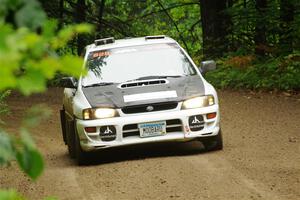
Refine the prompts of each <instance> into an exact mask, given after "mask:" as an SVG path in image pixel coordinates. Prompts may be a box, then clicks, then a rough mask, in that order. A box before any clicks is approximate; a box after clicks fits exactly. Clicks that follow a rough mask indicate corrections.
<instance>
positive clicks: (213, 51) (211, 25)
mask: <svg viewBox="0 0 300 200" xmlns="http://www.w3.org/2000/svg"><path fill="white" fill-rule="evenodd" d="M226 6H227V0H200V8H201V24H202V38H203V54H204V56H205V57H207V58H213V57H219V56H222V54H223V53H224V52H225V49H226V46H227V44H226V43H227V41H226V36H227V30H228V29H227V26H228V24H227V22H228V16H226V14H225V10H226Z"/></svg>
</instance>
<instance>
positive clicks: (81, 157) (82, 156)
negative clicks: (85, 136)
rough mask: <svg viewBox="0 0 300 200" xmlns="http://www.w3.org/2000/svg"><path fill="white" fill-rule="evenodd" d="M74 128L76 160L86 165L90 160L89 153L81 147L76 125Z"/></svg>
mask: <svg viewBox="0 0 300 200" xmlns="http://www.w3.org/2000/svg"><path fill="white" fill-rule="evenodd" d="M74 130H75V145H74V150H75V160H76V163H77V164H78V165H84V164H86V163H87V161H88V153H87V152H84V151H83V150H82V148H81V145H80V140H79V136H78V133H77V131H76V130H77V129H76V127H74Z"/></svg>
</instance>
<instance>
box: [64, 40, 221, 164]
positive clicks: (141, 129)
mask: <svg viewBox="0 0 300 200" xmlns="http://www.w3.org/2000/svg"><path fill="white" fill-rule="evenodd" d="M84 60H85V67H86V68H87V74H86V75H85V76H82V77H81V78H80V79H79V80H76V79H74V78H72V77H67V78H63V80H62V82H61V84H62V86H63V87H65V90H64V97H63V108H62V110H61V112H60V115H61V125H62V132H63V139H64V142H65V144H66V145H67V146H68V150H69V154H70V156H71V157H72V158H75V159H76V160H77V162H78V164H82V163H84V162H85V158H86V154H87V152H89V151H93V150H98V149H103V148H110V147H117V146H123V145H133V144H140V143H151V142H162V141H190V140H195V139H196V140H199V141H201V142H202V144H203V145H204V147H205V148H206V149H207V150H220V149H222V148H223V142H222V135H221V129H220V123H219V122H220V112H219V104H218V97H217V93H216V90H215V89H214V87H213V86H212V85H211V84H209V83H208V82H207V81H206V80H205V79H204V78H203V76H202V74H204V73H205V72H207V71H209V70H213V69H215V68H216V64H215V62H214V61H204V62H202V63H201V67H200V69H198V68H197V66H196V65H195V64H194V62H193V61H192V59H191V58H190V57H189V55H188V54H187V53H186V52H185V50H184V49H183V48H181V47H180V45H179V44H178V43H177V42H176V41H175V40H173V39H171V38H169V37H166V36H146V37H140V38H132V39H122V40H114V39H113V38H106V39H100V40H96V41H95V43H94V44H91V45H88V46H87V47H86V48H85V56H84Z"/></svg>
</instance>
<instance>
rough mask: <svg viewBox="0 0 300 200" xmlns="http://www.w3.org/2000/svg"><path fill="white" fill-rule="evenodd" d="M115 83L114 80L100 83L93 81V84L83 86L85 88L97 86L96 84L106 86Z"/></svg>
mask: <svg viewBox="0 0 300 200" xmlns="http://www.w3.org/2000/svg"><path fill="white" fill-rule="evenodd" d="M113 84H115V83H114V82H100V83H94V84H91V85H86V86H83V87H84V88H87V87H98V86H106V85H113Z"/></svg>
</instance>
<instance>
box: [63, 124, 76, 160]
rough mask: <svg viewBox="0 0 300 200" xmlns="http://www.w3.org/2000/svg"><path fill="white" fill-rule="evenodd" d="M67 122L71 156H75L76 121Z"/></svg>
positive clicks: (67, 136) (67, 139) (67, 138)
mask: <svg viewBox="0 0 300 200" xmlns="http://www.w3.org/2000/svg"><path fill="white" fill-rule="evenodd" d="M65 123H66V141H67V146H68V152H69V156H70V158H75V129H74V122H73V121H68V120H65Z"/></svg>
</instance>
